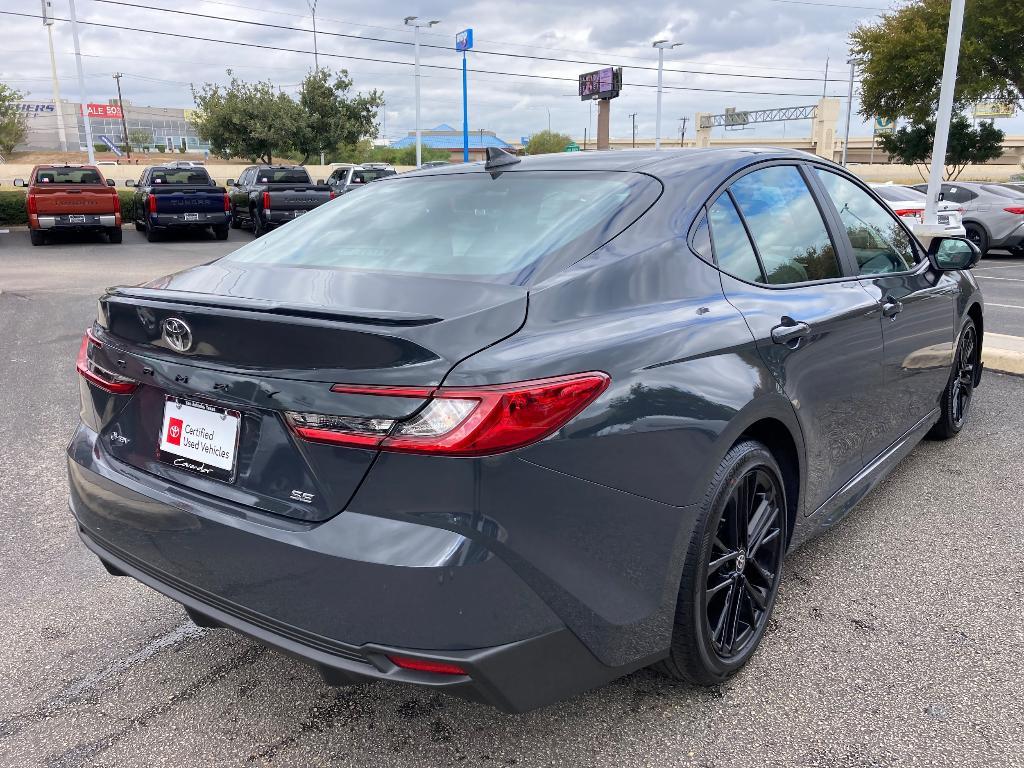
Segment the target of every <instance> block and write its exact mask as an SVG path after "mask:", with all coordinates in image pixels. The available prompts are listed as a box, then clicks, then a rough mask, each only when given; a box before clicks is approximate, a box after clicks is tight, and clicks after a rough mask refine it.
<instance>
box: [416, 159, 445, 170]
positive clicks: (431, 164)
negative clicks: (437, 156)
mask: <svg viewBox="0 0 1024 768" xmlns="http://www.w3.org/2000/svg"><path fill="white" fill-rule="evenodd" d="M449 165H453V163H450V162H448V161H447V160H430V161H428V162H426V163H422V164H421V165H420V168H421V169H425V168H446V167H447V166H449Z"/></svg>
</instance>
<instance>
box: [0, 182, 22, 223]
mask: <svg viewBox="0 0 1024 768" xmlns="http://www.w3.org/2000/svg"><path fill="white" fill-rule="evenodd" d="M25 224H28V211H26V210H25V193H24V192H22V191H21V190H20V189H16V190H0V227H17V226H20V225H25Z"/></svg>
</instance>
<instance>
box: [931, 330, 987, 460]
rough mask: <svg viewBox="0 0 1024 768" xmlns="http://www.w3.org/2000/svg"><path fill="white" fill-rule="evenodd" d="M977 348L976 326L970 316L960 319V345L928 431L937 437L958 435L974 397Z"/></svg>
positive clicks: (946, 438) (940, 438) (944, 438)
mask: <svg viewBox="0 0 1024 768" xmlns="http://www.w3.org/2000/svg"><path fill="white" fill-rule="evenodd" d="M980 351H981V347H980V345H979V344H978V329H977V328H976V327H975V325H974V321H973V320H972V319H971V318H969V317H968V318H967V319H966V320H965V321H964V327H963V330H962V331H961V332H960V344H959V345H958V346H957V350H956V356H955V357H954V358H953V371H952V373H951V374H950V377H949V382H948V383H947V384H946V388H945V389H944V390H943V391H942V398H941V399H940V405H941V408H942V415H941V416H939V420H938V421H937V422H935V426H934V427H932V429H931V431H930V432H929V433H928V436H929V437H933V438H936V439H937V440H948V439H949V438H951V437H955V436H956V435H958V434H960V430H962V429H963V428H964V424H966V423H967V415H968V413H969V412H970V409H971V400H972V399H973V398H974V385H975V377H976V376H977V372H978V360H979V357H980V355H979V352H980Z"/></svg>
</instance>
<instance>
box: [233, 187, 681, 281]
mask: <svg viewBox="0 0 1024 768" xmlns="http://www.w3.org/2000/svg"><path fill="white" fill-rule="evenodd" d="M660 193H661V184H660V183H659V182H658V181H656V180H655V179H653V178H651V177H649V176H645V175H642V174H636V173H615V172H602V171H506V172H504V173H501V174H497V175H496V176H495V177H494V178H492V177H491V175H490V174H488V173H462V174H452V175H438V176H413V177H404V178H402V177H396V178H391V179H386V180H384V181H381V182H379V183H376V184H369V185H367V186H366V188H365V189H364V190H363V191H361V192H360V193H359V194H358V195H342V196H341V197H339V198H337V199H336V200H334V201H333V202H331V203H329V204H327V205H323V206H320V207H319V208H316V209H315V210H313V211H311V212H310V213H308V214H306V215H305V216H303V217H302V218H301V219H297V220H296V221H293V222H290V223H289V224H288V226H287V227H282V228H281V229H278V230H275V231H274V232H271V233H270V234H269V235H267V236H266V237H262V238H260V239H259V240H254V241H253V242H251V243H249V244H248V245H246V246H244V247H242V248H240V249H239V250H237V251H235V252H234V253H233V254H231V255H230V256H229V257H227V258H228V259H229V260H231V261H245V262H259V263H264V264H274V265H283V266H284V265H293V266H311V267H324V268H337V269H359V270H368V271H374V272H403V273H407V274H419V275H438V276H450V277H461V278H463V279H476V280H489V281H493V282H505V283H513V284H522V283H525V282H526V281H527V280H528V279H529V278H530V276H531V275H533V274H534V273H535V271H536V269H537V267H538V265H539V264H540V263H541V262H544V263H549V262H558V263H561V262H563V261H564V262H565V263H573V262H574V261H577V260H579V259H581V258H583V257H584V256H586V255H587V254H589V253H591V252H592V251H593V250H595V249H596V248H598V247H600V246H601V245H603V244H604V243H606V242H608V241H609V240H611V239H612V238H613V237H615V236H616V235H617V234H618V233H619V232H621V231H622V230H623V229H625V228H626V227H627V226H629V225H630V224H631V223H633V221H635V220H636V219H637V218H639V216H640V215H641V214H642V213H643V212H644V211H645V210H647V208H648V207H649V206H650V205H651V204H652V203H653V202H654V201H655V200H657V198H658V195H659V194H660ZM396 212H399V213H400V215H399V214H396Z"/></svg>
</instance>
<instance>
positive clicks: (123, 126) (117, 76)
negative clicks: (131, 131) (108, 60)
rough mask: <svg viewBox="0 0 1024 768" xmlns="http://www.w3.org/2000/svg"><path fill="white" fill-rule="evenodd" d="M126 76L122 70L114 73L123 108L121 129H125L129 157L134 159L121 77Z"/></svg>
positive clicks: (120, 103)
mask: <svg viewBox="0 0 1024 768" xmlns="http://www.w3.org/2000/svg"><path fill="white" fill-rule="evenodd" d="M122 77H124V75H122V74H121V73H120V72H115V73H114V80H116V81H117V106H119V107H120V108H121V130H122V131H124V146H125V148H126V149H127V150H128V159H129V160H131V159H132V143H131V141H130V140H129V138H128V121H127V120H125V118H124V99H122V98H121V78H122Z"/></svg>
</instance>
